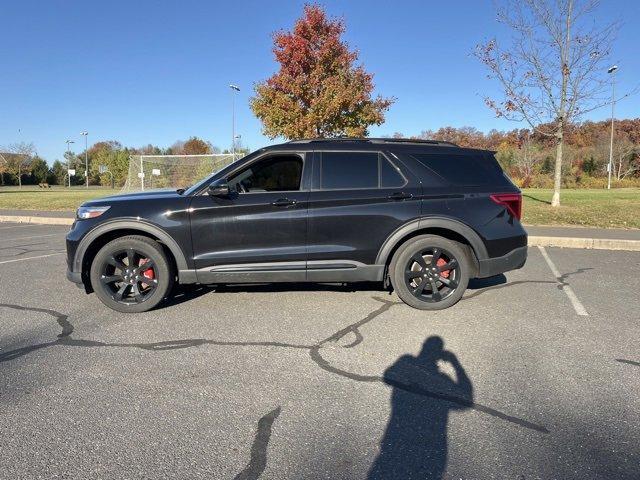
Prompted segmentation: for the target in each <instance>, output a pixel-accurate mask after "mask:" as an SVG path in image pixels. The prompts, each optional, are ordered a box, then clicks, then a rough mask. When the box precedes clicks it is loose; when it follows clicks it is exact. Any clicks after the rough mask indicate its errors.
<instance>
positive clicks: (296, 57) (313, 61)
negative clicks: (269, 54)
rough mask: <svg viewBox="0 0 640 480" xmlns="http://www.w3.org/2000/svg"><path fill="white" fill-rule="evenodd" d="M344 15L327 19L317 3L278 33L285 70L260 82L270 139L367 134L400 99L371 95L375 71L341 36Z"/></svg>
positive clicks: (260, 110)
mask: <svg viewBox="0 0 640 480" xmlns="http://www.w3.org/2000/svg"><path fill="white" fill-rule="evenodd" d="M344 31H345V26H344V23H343V22H342V21H341V20H335V19H329V18H327V15H326V13H325V12H324V10H323V9H322V8H321V7H320V6H317V5H307V6H305V7H304V14H303V16H302V18H300V19H299V20H298V21H297V22H296V23H295V25H294V27H293V30H292V31H291V32H285V31H280V32H277V33H275V35H274V39H273V40H274V47H273V53H274V55H275V58H276V61H277V62H278V63H279V64H280V70H279V71H278V72H277V73H275V74H274V75H273V76H271V77H270V78H268V79H267V80H266V81H264V82H262V83H259V84H257V85H256V87H255V93H256V95H255V97H253V98H252V99H251V109H252V110H253V113H254V114H255V115H256V116H257V117H258V118H259V119H260V120H261V121H262V125H263V131H264V134H265V135H267V136H269V137H270V138H275V137H278V136H282V137H285V138H302V137H332V136H340V135H347V136H365V135H367V133H368V131H367V128H368V127H369V126H370V125H380V124H382V123H383V122H384V112H386V111H387V110H388V109H389V107H390V106H391V104H392V103H393V102H394V100H395V99H393V98H383V97H380V96H378V97H376V98H372V91H373V88H374V85H373V75H372V74H370V73H367V72H366V71H365V69H364V67H363V66H362V65H357V64H356V62H357V61H358V53H357V52H356V51H351V50H349V47H348V45H347V44H346V43H345V42H344V41H343V40H342V38H341V36H342V34H343V33H344Z"/></svg>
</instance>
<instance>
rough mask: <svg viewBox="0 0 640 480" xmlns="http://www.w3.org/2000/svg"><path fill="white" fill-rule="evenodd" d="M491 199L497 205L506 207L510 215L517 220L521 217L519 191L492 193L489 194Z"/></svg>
mask: <svg viewBox="0 0 640 480" xmlns="http://www.w3.org/2000/svg"><path fill="white" fill-rule="evenodd" d="M489 197H490V198H491V200H493V201H494V202H496V203H497V204H498V205H502V206H504V207H506V209H507V210H508V211H509V213H510V214H511V215H513V216H514V217H516V218H517V219H518V220H520V219H521V218H522V194H520V193H493V194H491V195H489Z"/></svg>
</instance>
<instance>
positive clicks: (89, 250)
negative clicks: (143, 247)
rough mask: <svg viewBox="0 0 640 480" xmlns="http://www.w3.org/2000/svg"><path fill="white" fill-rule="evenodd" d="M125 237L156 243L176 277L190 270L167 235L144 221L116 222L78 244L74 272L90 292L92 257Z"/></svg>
mask: <svg viewBox="0 0 640 480" xmlns="http://www.w3.org/2000/svg"><path fill="white" fill-rule="evenodd" d="M126 235H142V236H145V237H148V238H151V239H153V240H155V241H157V242H158V243H159V244H160V245H161V246H162V248H163V249H164V250H165V253H166V254H167V257H168V258H169V261H170V262H171V263H172V266H173V268H174V269H175V272H176V274H177V275H179V274H180V272H184V271H187V270H189V267H188V265H187V260H186V257H185V255H184V252H183V251H182V248H181V247H180V245H178V243H177V242H176V241H175V240H174V239H173V238H172V237H171V236H170V235H169V234H168V233H167V232H165V231H164V230H162V229H161V228H159V227H157V226H155V225H153V224H151V223H147V222H144V221H139V220H117V221H114V222H108V223H105V224H102V225H99V226H98V227H96V228H94V229H93V230H91V231H90V232H89V233H87V234H86V235H85V236H84V238H83V239H82V241H81V242H80V244H79V245H78V248H77V250H76V253H75V256H74V260H73V270H74V271H76V272H80V274H81V277H82V282H83V284H84V286H85V289H86V291H87V292H91V291H93V288H92V286H91V280H90V279H89V268H90V266H91V262H92V261H93V258H94V257H95V256H96V254H97V253H98V251H99V250H100V249H101V248H102V247H103V246H104V245H106V244H107V243H108V242H110V241H111V240H113V239H115V238H118V237H123V236H126Z"/></svg>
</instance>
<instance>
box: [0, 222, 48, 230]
mask: <svg viewBox="0 0 640 480" xmlns="http://www.w3.org/2000/svg"><path fill="white" fill-rule="evenodd" d="M50 226H51V225H40V224H35V223H30V224H29V225H11V226H10V227H0V230H11V229H13V228H29V227H50ZM56 226H58V225H56Z"/></svg>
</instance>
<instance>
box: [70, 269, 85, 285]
mask: <svg viewBox="0 0 640 480" xmlns="http://www.w3.org/2000/svg"><path fill="white" fill-rule="evenodd" d="M67 280H69V281H70V282H73V283H77V284H78V286H81V285H82V284H83V282H82V274H81V273H80V272H72V271H71V270H70V269H69V268H68V267H67Z"/></svg>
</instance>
